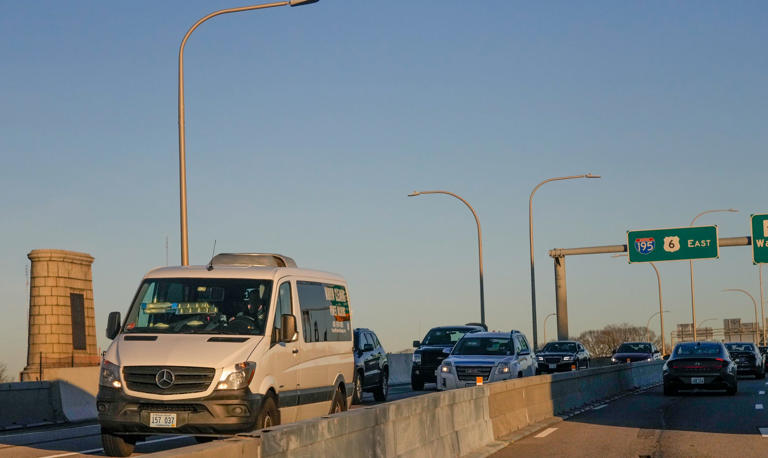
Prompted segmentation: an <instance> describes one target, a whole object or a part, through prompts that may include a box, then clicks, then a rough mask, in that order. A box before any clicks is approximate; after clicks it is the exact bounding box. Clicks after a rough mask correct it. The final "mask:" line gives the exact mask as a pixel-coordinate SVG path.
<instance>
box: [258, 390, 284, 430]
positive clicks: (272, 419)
mask: <svg viewBox="0 0 768 458" xmlns="http://www.w3.org/2000/svg"><path fill="white" fill-rule="evenodd" d="M279 424H280V410H279V409H278V408H277V402H275V397H274V396H273V395H271V394H268V395H266V396H265V397H264V402H262V403H261V410H259V415H258V416H256V429H264V428H271V427H273V426H277V425H279Z"/></svg>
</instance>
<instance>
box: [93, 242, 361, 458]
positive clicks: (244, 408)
mask: <svg viewBox="0 0 768 458" xmlns="http://www.w3.org/2000/svg"><path fill="white" fill-rule="evenodd" d="M107 337H108V338H110V339H112V343H111V345H110V346H109V348H108V349H107V351H106V352H105V353H104V358H103V361H102V364H101V374H100V379H99V392H98V395H97V398H96V408H97V411H98V419H99V423H100V425H101V431H102V443H103V444H104V452H105V454H107V455H110V456H127V455H130V454H131V452H132V451H133V446H134V444H135V443H136V441H137V440H140V439H141V438H142V437H145V436H147V435H151V434H191V435H194V436H197V437H199V438H200V439H201V440H206V439H207V438H209V437H210V436H213V435H217V434H234V433H239V432H247V431H252V430H254V429H260V428H264V427H269V426H273V425H276V424H280V423H289V422H293V421H297V420H301V419H305V418H311V417H317V416H320V415H326V414H328V413H335V412H339V411H342V410H347V406H348V405H349V400H350V399H351V397H352V393H353V388H352V380H353V374H354V356H353V353H352V326H351V323H350V315H349V298H348V296H347V284H346V282H345V281H344V279H343V278H342V277H340V276H338V275H335V274H330V273H326V272H319V271H314V270H308V269H299V268H297V267H296V263H295V262H294V261H293V260H292V259H291V258H288V257H285V256H280V255H274V254H219V255H217V256H215V257H214V258H213V259H212V260H211V262H210V263H209V264H208V265H207V266H188V267H187V266H183V267H163V268H158V269H154V270H152V271H150V272H149V273H147V274H146V276H145V277H144V279H143V281H142V282H141V284H140V285H139V289H138V291H137V292H136V295H135V297H134V299H133V302H132V304H131V307H130V308H129V309H128V313H127V315H126V317H125V320H124V321H123V320H121V319H120V313H119V312H112V313H111V314H110V316H109V320H108V325H107Z"/></svg>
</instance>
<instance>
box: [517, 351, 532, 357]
mask: <svg viewBox="0 0 768 458" xmlns="http://www.w3.org/2000/svg"><path fill="white" fill-rule="evenodd" d="M517 354H518V355H520V356H525V355H530V354H531V351H530V350H520V351H519V352H517Z"/></svg>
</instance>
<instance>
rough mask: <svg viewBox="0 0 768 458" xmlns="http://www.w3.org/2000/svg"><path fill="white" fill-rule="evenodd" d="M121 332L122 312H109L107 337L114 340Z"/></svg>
mask: <svg viewBox="0 0 768 458" xmlns="http://www.w3.org/2000/svg"><path fill="white" fill-rule="evenodd" d="M118 334H120V312H109V318H107V339H109V340H114V339H115V337H117V335H118Z"/></svg>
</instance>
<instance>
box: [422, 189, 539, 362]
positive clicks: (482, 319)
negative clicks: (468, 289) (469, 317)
mask: <svg viewBox="0 0 768 458" xmlns="http://www.w3.org/2000/svg"><path fill="white" fill-rule="evenodd" d="M422 194H447V195H449V196H453V197H455V198H457V199H459V200H460V201H462V202H463V203H464V205H466V206H467V208H469V211H471V212H472V216H474V217H475V223H476V224H477V255H478V256H477V257H478V261H479V266H480V323H482V324H483V326H485V293H484V289H483V232H482V231H481V230H480V220H479V219H478V218H477V213H476V212H475V209H474V208H472V206H471V205H469V202H467V201H466V200H464V199H462V198H461V197H460V196H459V195H457V194H454V193H452V192H449V191H413V192H412V193H410V194H408V197H416V196H420V195H422ZM534 348H536V347H534Z"/></svg>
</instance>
